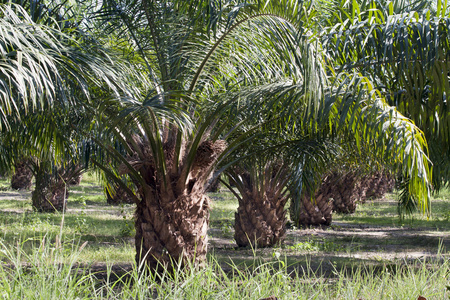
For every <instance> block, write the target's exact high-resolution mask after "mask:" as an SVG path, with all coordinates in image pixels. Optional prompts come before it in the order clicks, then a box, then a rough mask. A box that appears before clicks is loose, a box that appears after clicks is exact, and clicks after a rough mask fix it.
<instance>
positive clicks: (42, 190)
mask: <svg viewBox="0 0 450 300" xmlns="http://www.w3.org/2000/svg"><path fill="white" fill-rule="evenodd" d="M67 197H68V190H67V186H66V184H65V183H64V181H63V180H61V179H60V178H58V177H57V175H53V174H51V173H50V172H48V170H46V169H45V168H39V170H37V172H36V187H35V189H34V191H33V192H32V195H31V200H32V205H33V209H34V210H36V211H38V212H55V211H63V210H64V208H65V207H66V203H67Z"/></svg>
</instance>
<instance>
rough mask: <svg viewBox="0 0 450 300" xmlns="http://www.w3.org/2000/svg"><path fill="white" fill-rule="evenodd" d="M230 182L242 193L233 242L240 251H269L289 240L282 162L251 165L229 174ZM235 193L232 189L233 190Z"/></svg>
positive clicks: (285, 177)
mask: <svg viewBox="0 0 450 300" xmlns="http://www.w3.org/2000/svg"><path fill="white" fill-rule="evenodd" d="M227 174H228V178H229V182H230V183H233V184H234V186H236V187H237V189H238V190H239V195H238V194H236V196H237V198H238V200H239V207H238V209H237V212H236V213H235V223H234V239H235V240H236V243H237V245H238V246H239V247H247V246H252V247H255V246H258V247H270V246H273V245H276V244H280V243H281V242H282V241H283V240H284V238H285V236H286V221H287V219H286V211H285V209H284V206H285V204H286V202H287V200H288V191H287V190H286V189H285V187H286V183H287V180H288V176H287V174H288V173H287V172H286V168H285V167H283V165H282V163H281V162H278V161H275V160H274V161H269V162H266V163H265V164H262V163H261V162H260V163H258V162H256V161H254V162H249V163H248V165H246V166H245V167H242V166H241V167H238V166H236V167H233V168H231V169H230V170H229V171H227ZM230 190H232V189H230Z"/></svg>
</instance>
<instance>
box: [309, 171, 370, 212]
mask: <svg viewBox="0 0 450 300" xmlns="http://www.w3.org/2000/svg"><path fill="white" fill-rule="evenodd" d="M362 194H363V190H362V189H361V180H360V176H359V175H358V173H356V172H347V173H339V172H333V173H331V174H330V175H328V176H326V177H325V178H324V179H323V181H322V185H321V187H320V189H319V191H318V192H317V193H316V195H321V196H322V197H323V198H324V199H332V200H333V201H332V202H331V203H332V206H333V211H334V212H337V213H343V214H352V213H354V212H355V210H356V206H357V202H358V201H360V200H361V197H362V196H363V195H362Z"/></svg>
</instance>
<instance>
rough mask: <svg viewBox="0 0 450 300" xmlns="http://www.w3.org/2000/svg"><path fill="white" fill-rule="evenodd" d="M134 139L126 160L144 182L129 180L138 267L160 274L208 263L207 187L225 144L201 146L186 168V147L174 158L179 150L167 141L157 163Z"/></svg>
mask: <svg viewBox="0 0 450 300" xmlns="http://www.w3.org/2000/svg"><path fill="white" fill-rule="evenodd" d="M133 139H134V140H133V142H130V145H131V146H133V147H134V148H133V149H135V150H134V151H135V153H130V156H129V157H128V159H127V160H128V163H129V165H131V166H132V167H133V168H134V170H136V171H137V172H139V174H140V175H141V176H142V180H143V182H142V181H139V180H136V177H132V179H133V183H134V184H135V186H136V190H137V193H136V194H137V195H136V196H137V197H135V198H134V199H135V202H137V207H136V213H135V228H136V236H135V245H136V261H137V263H138V265H139V266H147V267H149V268H150V269H151V270H156V271H159V270H161V269H172V268H176V267H177V266H180V265H181V266H190V265H198V264H200V263H202V262H203V261H204V260H205V259H206V251H207V229H208V224H209V198H208V197H207V196H206V193H205V183H206V181H207V180H208V178H209V176H210V174H211V173H212V170H213V166H214V165H215V163H216V160H217V157H218V156H219V155H220V154H221V153H222V152H223V151H224V150H225V148H226V143H225V142H224V141H221V140H218V141H215V142H212V141H204V142H202V143H201V144H200V145H199V146H198V148H197V149H195V150H194V151H195V153H196V154H195V155H194V156H193V157H192V158H193V160H192V161H191V163H189V164H188V162H189V160H188V157H187V156H188V153H189V152H188V151H187V150H186V148H184V147H186V146H185V144H183V145H181V150H180V152H179V153H178V154H179V155H180V158H179V159H176V156H175V153H176V149H179V148H177V147H176V145H175V143H174V140H173V139H172V140H171V139H170V138H169V139H168V140H167V141H166V142H165V144H164V145H163V148H164V156H161V155H160V156H159V158H158V159H155V158H154V155H153V154H152V149H151V147H150V145H149V142H148V141H147V140H146V139H143V138H140V137H137V136H134V137H133ZM180 153H181V154H180ZM161 159H164V160H165V163H164V165H165V168H166V173H164V174H163V173H161V172H158V170H159V167H160V166H161V164H162V162H161ZM119 173H120V175H124V174H129V173H130V168H129V166H126V165H125V164H122V165H121V166H120V167H119ZM130 191H131V190H129V192H130ZM172 270H173V269H172Z"/></svg>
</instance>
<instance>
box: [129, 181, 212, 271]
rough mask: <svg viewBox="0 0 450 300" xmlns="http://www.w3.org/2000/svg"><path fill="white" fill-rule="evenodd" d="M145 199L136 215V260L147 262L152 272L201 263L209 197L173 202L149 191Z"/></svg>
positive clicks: (194, 196) (193, 196) (190, 196)
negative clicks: (179, 265)
mask: <svg viewBox="0 0 450 300" xmlns="http://www.w3.org/2000/svg"><path fill="white" fill-rule="evenodd" d="M142 196H143V200H142V201H141V202H140V203H139V204H138V205H137V208H136V215H135V216H136V223H135V228H136V238H135V243H136V261H137V262H139V263H141V262H142V261H145V264H146V265H147V266H148V267H149V268H150V269H151V270H158V269H160V268H169V269H170V268H172V267H175V266H177V265H178V264H181V265H182V266H186V264H193V265H198V264H200V263H202V262H203V261H204V260H205V257H206V251H207V242H208V240H207V230H208V224H209V199H208V197H207V196H206V195H205V194H184V195H180V196H179V197H177V198H176V199H172V198H171V197H170V196H168V195H158V194H157V193H155V191H151V190H150V189H147V188H146V189H145V190H144V191H143V192H142ZM158 200H159V201H158Z"/></svg>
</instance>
